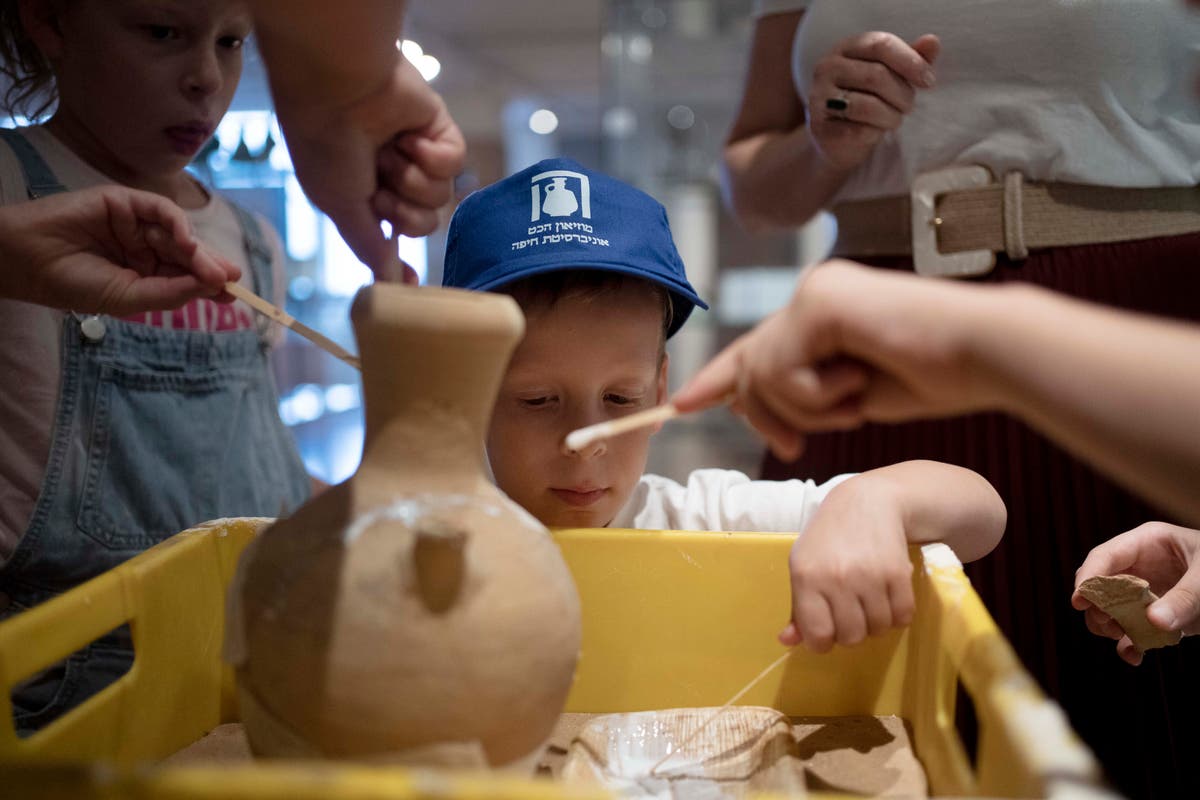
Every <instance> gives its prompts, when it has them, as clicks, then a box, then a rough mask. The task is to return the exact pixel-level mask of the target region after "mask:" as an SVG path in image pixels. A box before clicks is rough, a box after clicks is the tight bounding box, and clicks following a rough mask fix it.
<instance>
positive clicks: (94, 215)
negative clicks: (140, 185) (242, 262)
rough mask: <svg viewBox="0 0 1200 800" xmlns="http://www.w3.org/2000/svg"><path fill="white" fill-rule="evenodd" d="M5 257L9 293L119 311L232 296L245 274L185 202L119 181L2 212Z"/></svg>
mask: <svg viewBox="0 0 1200 800" xmlns="http://www.w3.org/2000/svg"><path fill="white" fill-rule="evenodd" d="M0 263H3V264H4V267H5V268H4V270H3V272H2V273H0V294H3V296H5V297H10V298H13V299H17V300H25V301H28V302H32V303H40V304H42V305H47V306H51V307H54V308H62V309H70V310H73V311H83V312H88V313H97V314H112V315H118V316H119V315H124V314H132V313H136V312H139V311H153V310H159V309H168V308H178V307H179V306H182V305H183V304H184V303H186V302H188V301H189V300H191V299H193V298H196V297H211V298H214V299H216V300H219V301H222V302H230V301H232V299H233V298H232V297H231V296H229V295H228V294H227V293H225V291H224V287H225V283H226V282H227V281H234V280H237V279H238V278H240V277H241V270H240V269H239V268H238V267H236V266H234V265H233V264H231V263H229V262H228V261H226V260H225V259H223V258H221V257H220V256H218V255H216V254H215V253H212V252H211V251H209V250H207V249H206V248H205V247H204V246H203V245H201V244H200V242H199V241H198V240H197V239H196V238H195V237H194V236H193V235H192V231H191V226H190V225H189V224H188V220H187V217H186V215H185V214H184V212H183V211H182V210H181V209H180V208H179V207H178V206H177V205H175V204H174V203H172V202H171V201H169V200H167V199H166V198H164V197H162V196H160V195H157V194H152V193H150V192H142V191H137V190H134V189H127V188H125V187H120V186H102V187H97V188H93V189H85V190H82V191H76V192H67V193H64V194H57V195H53V196H51V197H46V198H43V199H40V200H33V201H30V202H27V203H19V204H16V205H10V206H4V207H3V208H0Z"/></svg>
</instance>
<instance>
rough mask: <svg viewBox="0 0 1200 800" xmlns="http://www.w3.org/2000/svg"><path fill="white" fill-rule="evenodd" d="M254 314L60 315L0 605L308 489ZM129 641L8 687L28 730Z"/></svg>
mask: <svg viewBox="0 0 1200 800" xmlns="http://www.w3.org/2000/svg"><path fill="white" fill-rule="evenodd" d="M0 138H3V139H4V140H5V141H6V142H7V144H8V145H9V146H10V147H12V149H13V151H14V152H15V153H16V154H17V157H18V158H19V160H20V162H21V167H22V170H23V171H24V173H25V178H26V183H27V185H28V188H29V194H30V197H31V198H36V197H39V196H44V195H46V194H51V193H54V192H61V191H65V187H64V186H62V185H61V184H60V183H59V181H58V180H57V178H56V177H55V176H54V174H53V172H52V171H51V170H50V168H49V166H48V165H47V164H46V163H45V161H44V160H43V159H42V158H41V157H40V156H39V155H38V153H37V151H36V150H35V149H34V148H33V147H32V146H31V145H30V144H29V143H28V142H27V141H26V140H25V139H24V138H23V137H22V136H21V135H20V134H19V133H15V132H13V131H7V130H5V131H0ZM234 209H235V211H236V212H237V216H238V219H239V221H240V224H241V227H242V235H243V238H244V242H245V247H246V253H247V256H248V259H249V262H250V269H251V273H252V275H253V279H254V285H255V290H256V291H257V292H258V294H260V295H262V296H264V297H271V296H272V284H273V280H274V276H273V274H272V270H271V257H270V251H269V250H268V248H267V247H266V243H265V242H264V241H263V237H262V232H261V230H260V229H259V226H258V223H257V221H256V220H255V219H254V218H253V217H252V216H250V214H248V213H247V212H245V211H243V210H241V209H239V208H237V206H234ZM259 321H260V323H261V324H260V327H259V328H258V329H257V330H242V331H232V332H223V333H209V332H206V331H188V330H168V329H163V328H155V327H151V326H148V325H142V324H138V323H133V322H125V321H122V320H118V319H114V318H111V317H101V318H98V319H93V320H91V321H90V322H89V324H88V325H83V324H82V319H81V317H80V316H78V315H75V314H67V315H66V316H65V318H64V320H63V325H62V363H61V367H60V369H61V386H60V389H59V396H58V405H57V410H56V411H55V419H54V429H53V433H52V435H51V441H50V457H49V460H48V462H47V464H46V474H45V478H44V479H43V482H42V487H41V491H40V493H39V495H38V499H37V503H36V505H35V506H34V511H33V516H32V518H31V519H30V522H29V527H28V529H27V530H26V531H25V534H24V536H22V538H21V540H20V542H19V543H18V544H17V548H16V550H15V552H14V553H13V555H12V557H11V558H10V559H9V560H8V561H7V562H6V563H5V564H4V565H3V566H2V567H0V606H7V607H6V608H0V618H4V617H7V616H11V615H12V614H14V613H17V612H19V611H21V610H22V609H25V608H29V607H30V606H33V605H36V604H38V603H40V602H42V601H44V600H46V599H48V598H50V597H53V596H54V595H55V594H57V593H59V592H63V591H65V590H67V589H70V588H71V587H73V586H76V585H77V584H79V583H81V582H83V581H85V580H87V579H89V578H91V577H94V576H96V575H98V574H100V573H101V572H104V571H105V570H108V569H110V568H112V567H115V566H116V565H118V564H120V563H121V562H123V561H125V560H126V559H128V558H130V557H132V556H134V555H136V554H138V553H140V552H141V551H143V550H145V549H146V548H148V547H150V546H152V545H154V544H157V543H158V542H161V541H162V540H163V539H166V538H168V537H170V536H172V535H173V534H176V533H178V532H180V531H182V530H185V529H186V528H189V527H191V526H193V525H195V524H197V523H199V522H203V521H205V520H209V519H215V518H218V517H233V516H276V515H279V514H281V513H282V512H285V511H288V510H294V509H295V508H296V507H297V506H299V505H300V504H301V503H302V502H304V500H305V499H307V497H308V495H309V480H308V476H307V474H306V472H305V469H304V465H303V464H302V463H301V461H300V457H299V455H298V453H297V452H296V447H295V443H294V442H293V440H292V437H291V435H290V434H289V432H288V431H287V429H286V428H285V427H284V425H283V422H282V421H281V420H280V418H279V410H278V408H279V401H278V397H277V395H276V391H275V385H274V380H273V378H272V376H271V370H270V368H269V367H268V365H267V358H266V351H267V345H266V339H265V336H264V333H265V329H266V324H267V321H266V320H265V319H263V318H261V317H259ZM97 323H102V325H100V324H97ZM0 424H3V422H2V421H0ZM132 656H133V654H132V645H131V641H130V637H129V629H128V627H127V626H122V627H121V628H118V629H117V630H116V631H114V632H112V633H110V634H109V635H107V636H105V637H103V638H102V639H100V640H98V641H96V642H94V643H93V644H91V645H89V646H88V647H87V648H85V649H84V650H81V651H80V652H78V653H75V654H74V655H72V656H71V657H70V658H69V659H67V661H66V662H65V663H61V664H58V665H56V666H55V667H54V668H52V669H50V670H47V671H46V672H45V673H42V674H41V675H39V676H37V677H35V678H34V679H33V680H31V681H29V682H27V683H26V684H25V685H23V686H22V687H21V688H20V689H19V690H17V691H15V692H14V693H13V709H14V721H15V723H16V726H17V728H18V731H19V732H22V733H28V732H30V731H32V730H34V729H36V728H39V727H41V726H42V725H44V724H45V723H46V722H48V721H50V720H51V719H53V718H54V717H56V716H58V715H59V714H61V713H62V712H63V711H64V710H66V709H68V708H71V707H73V706H75V705H77V704H78V703H80V702H82V701H83V700H84V699H86V698H87V697H89V696H90V695H92V694H94V693H95V692H96V691H98V690H99V689H100V688H102V687H104V686H106V685H107V684H108V683H110V682H111V681H112V680H114V679H115V678H116V677H119V676H120V675H121V674H123V673H124V672H125V671H126V670H127V669H128V668H129V666H130V664H131V663H132Z"/></svg>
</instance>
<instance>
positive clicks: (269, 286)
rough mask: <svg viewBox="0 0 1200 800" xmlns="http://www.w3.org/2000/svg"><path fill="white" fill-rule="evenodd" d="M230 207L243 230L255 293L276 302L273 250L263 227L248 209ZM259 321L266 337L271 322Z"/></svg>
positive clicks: (260, 319) (260, 331) (261, 318)
mask: <svg viewBox="0 0 1200 800" xmlns="http://www.w3.org/2000/svg"><path fill="white" fill-rule="evenodd" d="M229 207H230V208H232V209H233V214H234V216H235V217H237V221H238V225H239V226H240V227H241V229H242V244H243V246H244V247H245V248H246V260H247V261H248V262H249V264H250V277H251V280H253V281H254V292H255V294H257V295H258V296H259V297H261V298H263V299H265V300H267V301H268V302H271V303H274V302H275V270H274V269H272V264H271V249H270V248H269V247H268V246H267V239H266V236H265V235H264V234H263V230H262V226H261V225H260V224H259V223H258V220H257V219H255V218H254V215H253V214H251V213H250V212H249V211H247V210H246V209H244V208H242V207H241V206H239V205H238V204H237V203H233V202H230V203H229ZM255 318H256V319H257V321H258V329H259V333H261V334H263V335H265V334H266V332H267V329H268V328H269V327H270V324H271V321H270V320H269V319H267V318H266V317H265V316H263V315H261V314H255Z"/></svg>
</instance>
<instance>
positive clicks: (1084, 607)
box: [1071, 522, 1200, 666]
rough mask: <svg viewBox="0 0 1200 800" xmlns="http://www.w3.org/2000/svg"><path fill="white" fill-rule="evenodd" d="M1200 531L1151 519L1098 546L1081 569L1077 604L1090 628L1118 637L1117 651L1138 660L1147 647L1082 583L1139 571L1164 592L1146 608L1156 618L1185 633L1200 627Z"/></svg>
mask: <svg viewBox="0 0 1200 800" xmlns="http://www.w3.org/2000/svg"><path fill="white" fill-rule="evenodd" d="M1198 555H1200V531H1198V530H1193V529H1191V528H1181V527H1179V526H1178V525H1169V524H1167V523H1165V522H1147V523H1145V524H1144V525H1140V526H1138V527H1137V528H1134V529H1133V530H1131V531H1126V532H1125V533H1122V534H1120V535H1118V536H1114V537H1113V538H1112V539H1109V540H1108V541H1107V542H1104V543H1103V544H1100V545H1097V546H1096V547H1094V548H1092V551H1091V552H1090V553H1088V556H1087V558H1086V559H1084V562H1083V564H1082V565H1080V567H1079V569H1078V570H1077V571H1076V573H1075V592H1074V594H1072V595H1071V605H1072V606H1074V607H1075V608H1077V609H1079V610H1081V611H1083V612H1084V620H1085V622H1086V623H1087V627H1088V630H1090V631H1091V632H1092V633H1094V634H1096V635H1097V636H1105V637H1107V638H1109V639H1116V640H1117V654H1118V655H1119V656H1120V657H1121V658H1122V659H1124V660H1125V661H1127V662H1129V663H1130V664H1133V665H1135V666H1136V665H1137V664H1140V663H1141V661H1142V653H1141V651H1139V650H1138V649H1137V648H1135V647H1134V646H1133V643H1132V642H1131V641H1130V640H1129V637H1128V636H1126V635H1125V632H1124V631H1123V630H1122V629H1121V626H1120V625H1118V624H1117V623H1116V621H1114V620H1113V618H1112V617H1110V616H1109V615H1107V614H1105V613H1104V612H1102V611H1101V610H1100V609H1098V608H1096V607H1095V606H1093V605H1092V604H1091V603H1089V602H1088V601H1087V600H1086V599H1085V598H1084V597H1083V596H1082V595H1080V594H1079V584H1081V583H1083V582H1084V581H1085V580H1087V579H1088V578H1091V577H1094V576H1096V575H1120V574H1126V575H1136V576H1138V577H1139V578H1143V579H1145V580H1146V581H1147V582H1148V583H1149V584H1150V590H1151V591H1152V592H1154V593H1155V594H1157V595H1158V596H1159V599H1158V601H1157V602H1155V603H1152V604H1151V605H1150V606H1149V607H1148V608H1147V609H1146V618H1147V619H1148V620H1150V622H1151V624H1153V625H1154V626H1156V627H1158V628H1162V629H1163V630H1166V631H1182V632H1183V634H1184V635H1185V636H1191V635H1194V634H1196V633H1200V557H1198Z"/></svg>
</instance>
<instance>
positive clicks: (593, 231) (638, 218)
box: [442, 158, 708, 337]
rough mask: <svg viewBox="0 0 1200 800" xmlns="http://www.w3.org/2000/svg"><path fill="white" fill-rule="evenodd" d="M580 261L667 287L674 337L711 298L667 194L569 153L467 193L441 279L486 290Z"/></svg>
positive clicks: (444, 282)
mask: <svg viewBox="0 0 1200 800" xmlns="http://www.w3.org/2000/svg"><path fill="white" fill-rule="evenodd" d="M577 268H585V269H595V270H605V271H610V272H619V273H622V274H625V275H632V276H635V277H638V278H645V279H646V280H648V281H651V282H653V283H657V284H659V285H660V286H662V287H664V288H665V289H666V290H667V291H668V292H669V293H670V296H671V305H672V312H673V313H672V320H671V327H670V329H669V330H668V331H667V336H668V337H669V336H671V335H672V334H674V333H675V331H677V330H679V328H680V327H682V326H683V323H684V322H686V321H687V318H688V316H690V315H691V313H692V309H693V308H695V307H696V306H700V307H701V308H705V309H707V308H708V306H707V305H706V304H705V302H704V301H703V300H701V299H700V296H699V295H697V294H696V290H695V289H693V288H692V285H691V284H690V283H688V279H687V274H686V272H685V271H684V267H683V259H681V258H680V257H679V251H678V250H676V249H675V242H674V240H673V239H672V238H671V227H670V225H668V224H667V212H666V209H664V208H663V207H662V204H661V203H659V202H658V201H657V200H655V199H654V198H653V197H651V196H650V195H648V194H646V193H645V192H642V191H639V190H637V189H635V188H633V187H632V186H630V185H628V184H626V183H623V182H621V181H619V180H617V179H616V178H612V177H609V176H608V175H605V174H603V173H600V172H595V171H593V170H589V169H587V168H585V167H583V166H582V165H580V164H579V163H578V162H575V161H572V160H571V159H569V158H548V159H546V160H544V161H539V162H538V163H537V164H534V165H533V166H532V167H529V168H527V169H523V170H521V171H520V172H518V173H516V174H515V175H511V176H509V177H507V178H505V179H504V180H501V181H497V182H496V183H493V184H492V185H491V186H488V187H485V188H483V189H480V190H479V191H476V192H473V193H472V194H471V195H469V196H468V197H467V198H466V199H465V200H463V201H462V202H461V203H459V206H458V209H457V210H456V211H455V212H454V217H453V219H451V220H450V231H449V234H448V238H447V241H446V265H445V269H444V271H443V273H442V285H443V286H453V287H457V288H460V289H479V290H482V291H487V290H492V289H497V288H499V287H501V286H504V285H505V284H509V283H512V282H513V281H517V280H520V279H522V278H528V277H531V276H533V275H540V274H542V273H545V272H555V271H557V270H563V269H577Z"/></svg>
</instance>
